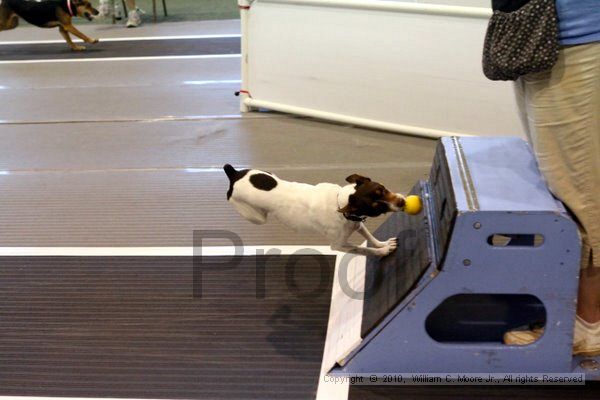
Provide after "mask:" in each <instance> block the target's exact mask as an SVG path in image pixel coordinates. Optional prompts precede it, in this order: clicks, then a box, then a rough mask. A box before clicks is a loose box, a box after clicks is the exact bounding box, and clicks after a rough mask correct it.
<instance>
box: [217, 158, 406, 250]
mask: <svg viewBox="0 0 600 400" xmlns="http://www.w3.org/2000/svg"><path fill="white" fill-rule="evenodd" d="M223 169H224V170H225V173H226V174H227V177H228V178H229V191H228V192H227V200H228V201H229V202H230V203H231V204H233V206H234V207H235V208H236V210H237V211H238V212H239V213H240V214H241V215H242V216H243V217H244V218H246V219H247V220H248V221H250V222H253V223H255V224H264V223H266V222H267V217H268V216H269V215H272V216H273V217H275V218H276V219H277V220H279V221H280V222H281V223H283V224H284V225H287V226H288V227H290V228H292V229H294V230H296V231H304V232H306V231H308V232H315V233H320V234H322V235H323V236H325V237H326V238H328V239H329V242H330V245H331V248H332V249H333V250H336V251H343V252H347V253H354V254H361V255H373V256H378V257H383V256H386V255H388V254H390V253H391V252H393V251H394V250H395V249H396V246H397V243H396V238H391V239H388V240H387V241H385V242H381V241H379V240H377V239H376V238H375V237H373V235H372V234H371V232H369V231H368V230H367V228H366V227H365V225H364V224H363V222H364V220H365V219H366V218H367V217H377V216H379V215H381V214H385V213H387V212H395V211H400V210H401V209H403V207H404V205H405V198H404V196H402V195H401V194H398V193H392V192H390V191H389V190H387V189H386V188H385V187H384V186H383V185H382V184H380V183H377V182H373V181H371V179H369V178H367V177H364V176H360V175H356V174H354V175H350V176H349V177H347V178H346V181H347V182H348V183H350V184H349V185H346V186H343V187H342V186H339V185H335V184H332V183H319V184H318V185H309V184H306V183H298V182H289V181H285V180H283V179H280V178H278V177H277V176H275V175H273V174H271V173H269V172H265V171H260V170H256V169H244V170H239V171H238V170H236V169H235V168H233V167H232V166H231V165H229V164H226V165H225V166H224V167H223ZM354 232H358V233H360V234H361V235H362V236H363V237H364V238H365V239H367V241H368V242H369V243H370V244H371V245H372V246H373V247H363V246H355V245H352V244H350V243H349V242H348V238H349V237H350V235H352V233H354Z"/></svg>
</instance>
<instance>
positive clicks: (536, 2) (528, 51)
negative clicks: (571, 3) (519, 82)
mask: <svg viewBox="0 0 600 400" xmlns="http://www.w3.org/2000/svg"><path fill="white" fill-rule="evenodd" d="M492 8H493V9H494V13H493V15H492V17H491V18H490V22H489V24H488V28H487V32H486V35H485V42H484V46H483V73H484V74H485V76H486V77H488V78H489V79H491V80H493V81H500V80H502V81H508V80H513V81H514V80H516V79H517V78H519V77H520V76H522V75H526V74H529V73H531V72H539V71H545V70H548V69H551V68H552V67H553V66H554V64H555V63H556V60H557V59H558V50H559V42H558V18H557V16H556V3H555V0H530V1H526V0H512V1H507V0H493V2H492Z"/></svg>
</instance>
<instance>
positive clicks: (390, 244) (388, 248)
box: [375, 239, 398, 257]
mask: <svg viewBox="0 0 600 400" xmlns="http://www.w3.org/2000/svg"><path fill="white" fill-rule="evenodd" d="M397 247H398V245H397V242H396V239H393V241H392V239H390V240H388V241H387V242H386V244H385V246H383V247H380V248H378V249H377V250H375V255H376V256H377V257H385V256H387V255H389V254H391V253H393V252H394V251H395V250H396V248H397Z"/></svg>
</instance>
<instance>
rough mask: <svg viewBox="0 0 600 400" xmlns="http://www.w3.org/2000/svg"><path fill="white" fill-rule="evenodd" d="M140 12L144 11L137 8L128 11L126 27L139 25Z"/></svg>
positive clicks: (140, 20)
mask: <svg viewBox="0 0 600 400" xmlns="http://www.w3.org/2000/svg"><path fill="white" fill-rule="evenodd" d="M142 14H144V12H143V11H142V10H140V9H139V8H136V9H135V10H131V11H130V12H129V18H128V19H127V27H128V28H136V27H138V26H140V24H141V23H142Z"/></svg>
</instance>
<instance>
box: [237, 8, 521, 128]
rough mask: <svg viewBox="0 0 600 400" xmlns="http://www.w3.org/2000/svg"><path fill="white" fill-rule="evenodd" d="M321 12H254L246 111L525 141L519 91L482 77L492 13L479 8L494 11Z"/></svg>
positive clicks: (248, 25) (249, 22)
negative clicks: (516, 100) (268, 110)
mask: <svg viewBox="0 0 600 400" xmlns="http://www.w3.org/2000/svg"><path fill="white" fill-rule="evenodd" d="M317 3H318V1H314V0H313V1H306V0H293V1H290V0H256V1H254V2H252V3H251V8H250V10H249V11H248V12H247V13H246V15H247V21H246V22H245V24H246V27H245V32H243V35H244V37H245V43H246V44H245V47H247V48H246V49H245V51H246V52H247V54H246V57H245V58H244V60H245V64H246V65H244V67H245V69H246V70H245V74H244V76H245V79H244V80H245V82H244V89H246V90H248V91H249V92H250V95H251V97H252V98H251V99H247V100H246V104H247V105H250V106H267V108H273V109H280V110H282V111H291V112H298V113H300V114H311V113H312V114H313V115H316V116H320V117H323V118H329V119H333V120H336V119H337V120H340V121H342V120H344V118H346V117H347V121H349V122H355V123H358V124H361V122H363V121H366V122H369V121H372V122H375V123H377V122H379V123H381V127H383V128H386V129H387V128H389V129H390V130H397V131H404V132H407V133H413V134H426V135H427V133H428V132H431V133H433V135H432V136H437V135H444V134H457V133H458V134H479V135H520V134H521V131H522V129H521V126H520V123H519V119H518V115H517V112H516V107H515V105H514V99H513V94H512V85H511V84H509V83H504V82H502V83H496V82H490V81H488V80H487V79H486V78H485V77H484V76H483V73H482V72H481V52H482V46H483V38H484V33H485V27H486V25H487V19H486V15H489V10H488V9H487V8H485V9H484V8H477V7H473V6H477V5H484V3H485V4H488V2H487V1H485V2H484V1H478V0H463V1H461V4H462V5H463V7H456V6H454V4H456V2H455V1H450V0H448V1H447V2H446V3H447V4H452V6H438V5H432V3H437V4H440V3H442V1H440V0H435V1H434V0H431V1H427V2H426V1H418V2H415V1H404V2H401V1H377V0H364V1H357V0H348V1H338V0H333V1H332V0H329V4H328V5H327V6H323V5H318V4H317ZM383 3H386V4H385V6H388V7H389V6H390V5H391V6H392V7H395V6H398V5H400V6H407V5H408V7H413V8H410V9H394V8H390V9H388V10H376V9H374V8H376V7H379V6H380V5H381V4H383ZM426 3H430V4H426ZM465 10H466V11H470V12H471V13H472V14H471V15H470V16H463V13H464V11H465ZM242 14H244V12H242ZM364 125H367V126H368V125H369V123H365V124H364ZM371 126H377V125H376V124H371Z"/></svg>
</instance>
